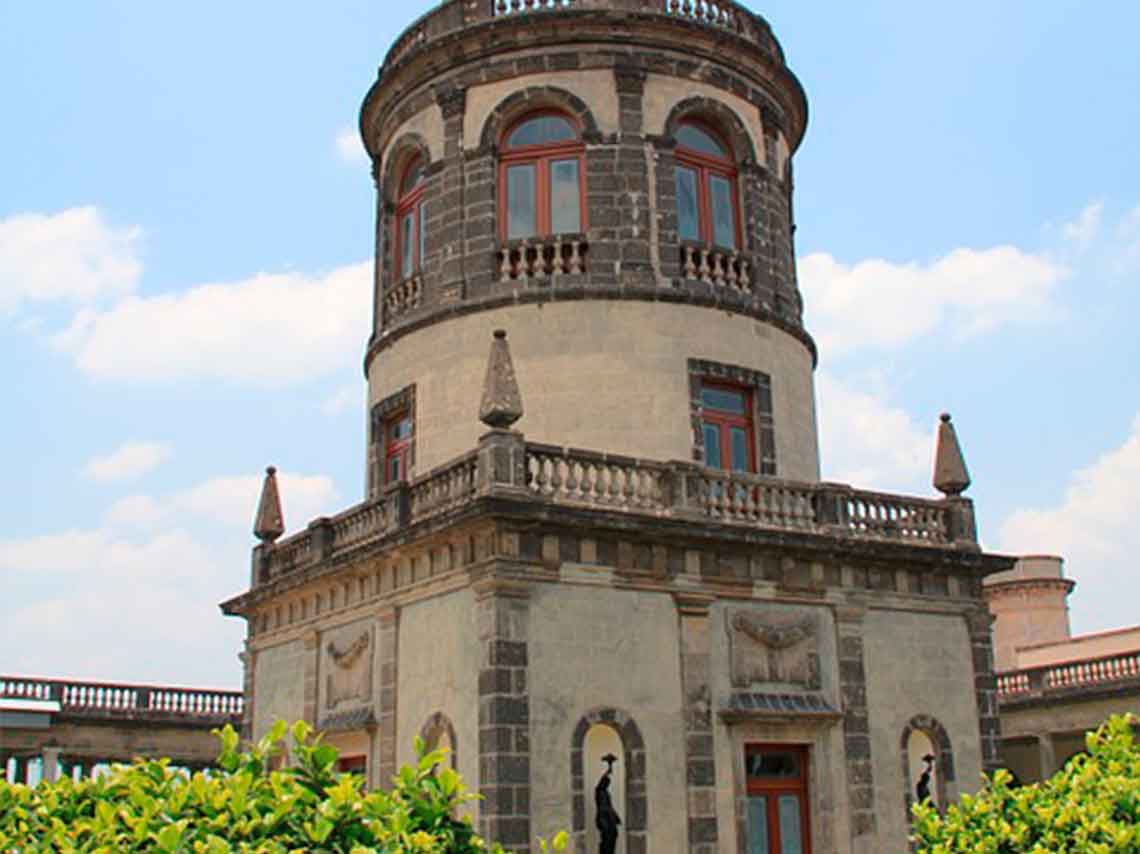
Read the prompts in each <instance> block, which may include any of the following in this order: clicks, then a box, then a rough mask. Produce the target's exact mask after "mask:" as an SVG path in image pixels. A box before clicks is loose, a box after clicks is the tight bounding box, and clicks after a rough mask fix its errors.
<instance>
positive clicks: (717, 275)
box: [681, 243, 753, 293]
mask: <svg viewBox="0 0 1140 854" xmlns="http://www.w3.org/2000/svg"><path fill="white" fill-rule="evenodd" d="M752 268H753V265H752V261H751V260H750V259H749V257H748V256H747V255H746V254H745V253H743V252H738V251H736V250H735V249H734V250H725V249H717V248H715V247H712V246H702V245H700V244H696V243H683V244H681V275H682V276H684V278H686V279H694V280H696V281H700V282H705V283H707V284H710V285H718V286H720V287H727V288H734V289H736V290H738V291H744V292H748V293H751V291H752Z"/></svg>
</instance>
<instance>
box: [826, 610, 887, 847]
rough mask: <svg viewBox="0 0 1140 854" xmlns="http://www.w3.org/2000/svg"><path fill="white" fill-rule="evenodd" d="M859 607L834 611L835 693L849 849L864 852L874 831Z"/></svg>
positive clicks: (865, 680) (872, 773) (874, 821)
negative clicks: (836, 635)
mask: <svg viewBox="0 0 1140 854" xmlns="http://www.w3.org/2000/svg"><path fill="white" fill-rule="evenodd" d="M866 614H867V611H866V609H865V608H861V607H841V608H837V609H836V614H835V622H836V628H837V630H838V633H839V690H840V693H841V694H842V695H843V748H844V752H845V753H846V756H847V797H848V807H849V809H850V811H851V847H852V850H853V851H861V850H864V846H865V845H866V844H867V840H866V839H862V840H861V839H860V837H866V836H873V835H874V834H875V831H876V830H877V827H878V825H877V823H876V820H875V781H874V770H873V769H874V762H873V760H872V757H871V717H870V710H869V708H868V706H867V670H866V666H865V664H864V656H863V619H864V617H865V616H866Z"/></svg>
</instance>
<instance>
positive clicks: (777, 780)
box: [744, 744, 811, 854]
mask: <svg viewBox="0 0 1140 854" xmlns="http://www.w3.org/2000/svg"><path fill="white" fill-rule="evenodd" d="M765 751H766V752H770V753H794V754H795V755H796V756H797V757H798V758H799V774H798V775H797V776H795V777H753V776H751V775H750V774H749V773H748V772H749V762H748V759H749V757H750V756H752V755H754V754H756V753H762V752H765ZM744 776H745V791H746V793H747V794H748V795H750V796H751V795H757V796H763V797H765V798H767V803H766V804H765V808H766V810H767V816H766V817H767V827H768V851H769V854H783V850H784V849H783V839H781V837H780V797H781V796H784V795H794V796H795V797H796V798H797V799H798V800H799V803H800V839H801V840H802V842H803V854H811V815H810V814H809V813H808V807H809V805H810V803H811V802H810V800H809V798H808V780H809V776H808V749H807V748H806V747H803V746H801V745H789V744H747V745H745V747H744ZM745 850H749V849H748V845H745Z"/></svg>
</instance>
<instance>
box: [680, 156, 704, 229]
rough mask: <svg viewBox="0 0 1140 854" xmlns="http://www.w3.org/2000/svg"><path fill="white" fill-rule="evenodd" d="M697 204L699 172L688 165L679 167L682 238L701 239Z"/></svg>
mask: <svg viewBox="0 0 1140 854" xmlns="http://www.w3.org/2000/svg"><path fill="white" fill-rule="evenodd" d="M698 211H699V208H698V206H697V173H696V171H695V170H693V169H690V168H688V167H687V166H678V167H677V234H678V236H679V237H680V238H681V239H682V240H700V239H701V230H700V229H701V226H700V214H699V212H698Z"/></svg>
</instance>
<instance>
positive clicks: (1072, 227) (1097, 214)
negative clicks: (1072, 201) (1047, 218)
mask: <svg viewBox="0 0 1140 854" xmlns="http://www.w3.org/2000/svg"><path fill="white" fill-rule="evenodd" d="M1103 220H1104V202H1103V201H1099V200H1098V201H1094V202H1089V203H1088V204H1087V205H1086V206H1085V207H1084V210H1082V211H1081V212H1080V214H1079V215H1078V216H1077V218H1076V219H1074V220H1070V221H1069V222H1066V223H1062V225H1061V236H1062V237H1064V239H1065V240H1066V241H1067V242H1068V243H1070V244H1071V245H1072V246H1073V247H1074V248H1075V249H1076V250H1077V251H1079V252H1083V251H1085V250H1086V249H1088V248H1089V247H1090V246H1091V245H1092V243H1093V241H1094V240H1096V238H1097V237H1098V236H1099V235H1100V230H1101V223H1102V221H1103Z"/></svg>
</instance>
